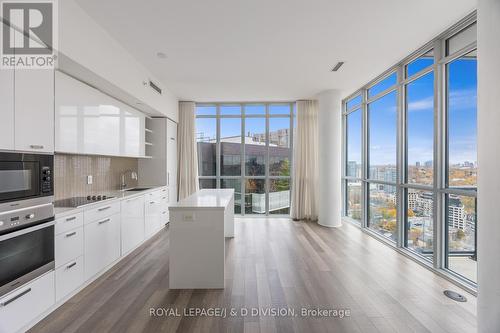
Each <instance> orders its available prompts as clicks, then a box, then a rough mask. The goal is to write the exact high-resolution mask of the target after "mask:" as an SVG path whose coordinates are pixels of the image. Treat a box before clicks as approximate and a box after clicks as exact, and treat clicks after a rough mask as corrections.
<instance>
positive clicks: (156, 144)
mask: <svg viewBox="0 0 500 333" xmlns="http://www.w3.org/2000/svg"><path fill="white" fill-rule="evenodd" d="M149 126H151V130H152V133H151V135H150V136H151V140H152V143H153V146H152V147H151V149H150V154H151V156H152V158H151V159H144V160H139V185H140V186H154V185H158V184H161V185H165V186H166V187H167V191H168V195H167V196H166V204H167V206H168V205H169V204H171V203H174V202H177V124H176V123H175V122H173V121H171V120H170V119H167V118H153V119H152V120H151V121H150V124H149ZM164 211H167V212H166V213H165V214H163V215H164V217H163V220H166V221H167V222H168V219H169V218H168V210H167V209H166V208H165V209H164Z"/></svg>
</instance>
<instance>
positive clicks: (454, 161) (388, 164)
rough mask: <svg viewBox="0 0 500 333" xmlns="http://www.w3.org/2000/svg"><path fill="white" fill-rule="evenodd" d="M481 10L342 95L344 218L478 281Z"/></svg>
mask: <svg viewBox="0 0 500 333" xmlns="http://www.w3.org/2000/svg"><path fill="white" fill-rule="evenodd" d="M476 72H477V57H476V24H475V14H472V15H470V16H469V17H467V18H465V19H464V20H462V21H461V22H459V23H457V24H456V26H454V27H452V28H451V29H450V30H449V31H447V32H445V33H443V34H441V35H440V36H439V37H437V38H436V39H435V40H433V41H430V42H429V43H427V44H426V45H424V46H423V47H421V48H420V50H418V51H416V52H414V53H413V54H411V55H410V56H408V57H407V58H406V59H404V60H402V61H401V62H400V63H398V64H397V65H396V66H394V67H392V68H390V69H388V70H387V71H386V72H385V73H384V74H383V75H381V76H379V77H378V78H376V79H374V80H373V81H371V82H370V83H368V84H367V85H365V86H363V87H362V88H361V89H359V90H358V91H356V92H355V93H353V94H352V95H351V96H350V97H348V98H347V99H345V100H344V103H343V104H344V121H343V123H344V152H345V153H344V174H343V178H344V182H343V193H344V216H345V218H347V219H349V220H351V221H353V222H356V223H357V224H358V225H360V226H361V227H362V228H363V230H365V231H367V232H368V233H370V234H372V235H373V236H375V237H378V238H380V239H381V240H382V241H385V242H386V243H387V244H388V245H391V246H395V247H398V248H400V249H401V250H402V251H405V252H406V253H407V254H408V255H410V256H412V257H413V258H415V260H417V261H419V262H420V263H422V264H423V265H425V266H427V267H429V268H430V269H433V270H435V271H436V272H439V273H442V274H443V275H445V276H447V277H449V278H450V279H452V280H454V281H456V282H458V283H460V284H462V285H463V286H465V287H468V288H470V290H474V288H475V282H476V279H477V277H476V240H477V237H476V231H477V219H476V206H477V202H476V191H477V185H476V175H477V158H476V155H477V154H476V135H477V133H476V123H477V121H476V118H477V108H476V95H477V74H476Z"/></svg>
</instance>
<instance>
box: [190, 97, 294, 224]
mask: <svg viewBox="0 0 500 333" xmlns="http://www.w3.org/2000/svg"><path fill="white" fill-rule="evenodd" d="M226 105H227V106H239V107H240V109H241V114H240V115H233V114H226V115H224V114H221V112H220V109H221V106H226ZM247 105H248V106H254V105H263V106H265V114H248V115H247V114H246V106H247ZM270 105H289V113H288V114H285V113H283V114H270V112H269V106H270ZM198 106H215V107H216V114H215V115H196V119H199V118H200V119H201V118H212V119H216V140H217V142H216V159H215V160H216V175H215V176H200V175H198V182H199V181H200V180H203V179H215V184H216V188H221V180H223V179H238V180H240V181H241V193H242V194H241V195H242V204H243V205H242V206H243V207H241V216H252V217H255V216H272V217H289V216H290V214H272V213H270V212H269V193H270V192H269V190H270V183H271V180H273V179H286V180H288V181H289V183H290V203H291V199H292V198H291V192H292V191H291V190H292V186H293V177H292V175H293V134H294V127H293V126H294V117H295V112H294V109H295V103H294V102H288V101H285V102H200V103H196V107H198ZM228 118H238V119H241V133H240V136H241V151H240V162H241V174H240V175H239V176H223V175H221V163H220V159H221V157H222V156H221V136H220V135H221V119H228ZM247 118H248V119H250V118H259V119H265V133H266V134H265V135H266V165H265V174H264V175H261V176H249V175H248V176H247V175H246V151H245V133H246V131H245V125H246V124H245V120H246V119H247ZM272 118H280V119H289V149H290V151H289V156H288V159H289V161H290V176H271V175H270V172H269V151H270V149H269V127H270V126H269V125H270V124H269V123H270V119H272ZM248 179H264V180H265V193H266V200H265V201H266V213H265V214H246V213H245V207H244V198H245V193H246V181H247V180H248Z"/></svg>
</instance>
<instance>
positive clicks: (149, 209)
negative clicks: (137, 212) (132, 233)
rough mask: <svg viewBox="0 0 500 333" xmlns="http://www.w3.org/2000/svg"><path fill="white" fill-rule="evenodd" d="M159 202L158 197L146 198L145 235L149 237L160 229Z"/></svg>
mask: <svg viewBox="0 0 500 333" xmlns="http://www.w3.org/2000/svg"><path fill="white" fill-rule="evenodd" d="M160 214H161V211H160V203H159V201H158V199H148V200H146V203H145V229H144V231H145V235H146V238H148V237H151V236H152V235H154V234H155V232H156V231H158V230H159V229H160V223H161V222H160Z"/></svg>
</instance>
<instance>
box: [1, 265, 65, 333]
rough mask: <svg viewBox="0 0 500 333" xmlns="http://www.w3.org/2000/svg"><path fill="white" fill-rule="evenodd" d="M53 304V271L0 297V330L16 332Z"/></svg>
mask: <svg viewBox="0 0 500 333" xmlns="http://www.w3.org/2000/svg"><path fill="white" fill-rule="evenodd" d="M54 304H55V290H54V271H50V272H48V273H46V274H45V275H43V276H41V277H39V278H37V279H36V280H33V281H31V282H30V283H27V284H25V285H24V286H22V287H20V288H18V289H16V290H14V291H12V292H11V293H9V294H7V295H5V296H3V297H2V298H0V332H17V331H19V330H21V329H22V328H23V327H25V326H26V325H28V324H29V323H30V322H31V321H32V320H34V319H35V318H37V317H38V316H40V315H42V314H43V313H44V312H45V311H47V310H48V309H49V308H50V307H51V306H53V305H54Z"/></svg>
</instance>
